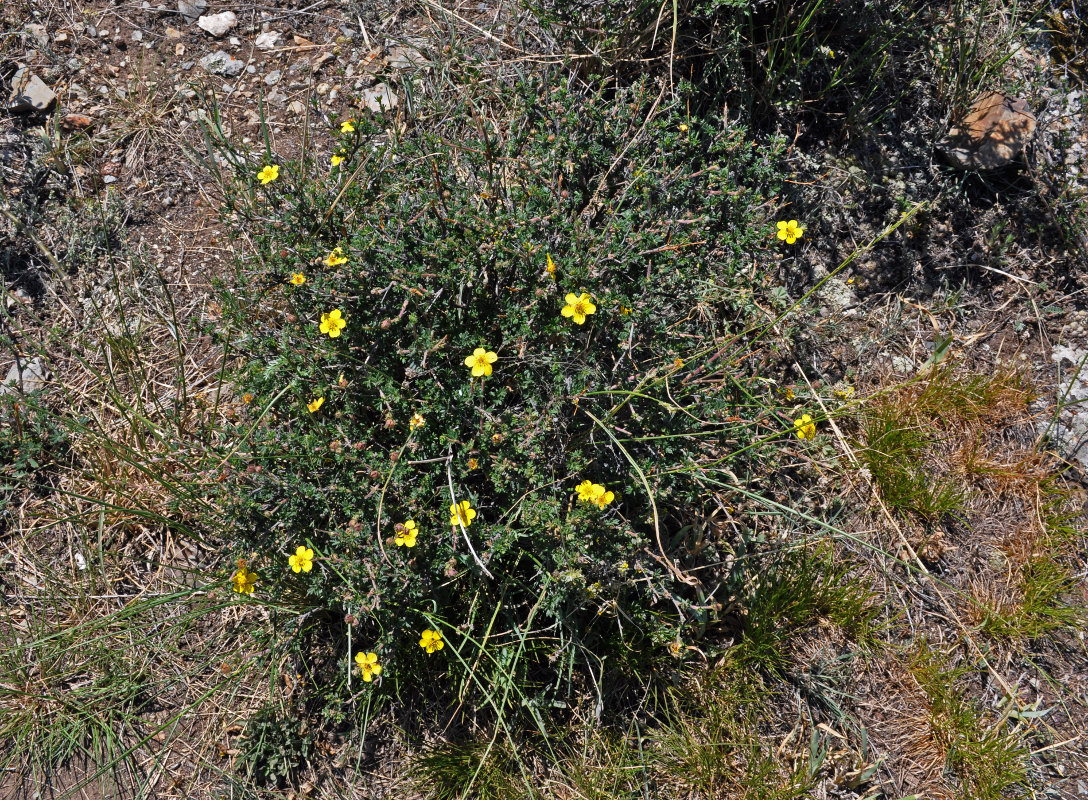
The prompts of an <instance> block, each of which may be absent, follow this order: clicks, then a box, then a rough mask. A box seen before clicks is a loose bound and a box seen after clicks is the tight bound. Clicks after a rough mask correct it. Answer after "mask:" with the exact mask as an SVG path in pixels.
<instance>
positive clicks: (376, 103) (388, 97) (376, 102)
mask: <svg viewBox="0 0 1088 800" xmlns="http://www.w3.org/2000/svg"><path fill="white" fill-rule="evenodd" d="M359 100H360V104H361V105H362V106H364V107H366V108H369V109H370V110H371V111H373V112H374V113H375V114H380V113H381V112H383V111H389V110H390V109H393V108H396V107H397V95H396V94H394V92H393V89H392V88H391V87H390V86H389V84H388V83H378V84H375V85H374V86H371V87H370V88H369V89H367V90H366V91H364V92H363V93H362V94H360V95H359Z"/></svg>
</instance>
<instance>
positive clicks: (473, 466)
mask: <svg viewBox="0 0 1088 800" xmlns="http://www.w3.org/2000/svg"><path fill="white" fill-rule="evenodd" d="M479 466H480V463H479V462H478V461H477V460H476V459H475V458H470V459H469V460H468V468H469V469H477V468H479Z"/></svg>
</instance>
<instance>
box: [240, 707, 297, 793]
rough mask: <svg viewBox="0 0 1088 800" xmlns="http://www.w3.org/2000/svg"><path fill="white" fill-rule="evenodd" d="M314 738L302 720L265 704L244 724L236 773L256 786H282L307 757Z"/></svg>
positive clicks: (293, 712)
mask: <svg viewBox="0 0 1088 800" xmlns="http://www.w3.org/2000/svg"><path fill="white" fill-rule="evenodd" d="M312 748H313V736H312V735H311V734H310V733H309V732H308V731H307V722H306V720H305V718H304V717H303V716H301V715H299V714H298V713H297V712H295V711H293V710H290V709H283V708H279V707H278V706H273V705H268V706H265V707H264V708H262V709H261V710H260V711H258V712H257V713H256V715H255V716H254V717H253V719H251V720H250V721H249V722H248V724H247V725H246V733H245V736H244V737H242V739H241V740H240V741H239V750H240V751H241V752H240V753H239V754H238V764H237V767H238V771H239V772H240V773H242V774H244V775H245V776H246V777H247V778H249V779H250V780H252V781H254V782H255V783H256V784H258V785H261V786H263V785H273V786H282V785H285V782H286V781H287V780H288V779H289V778H291V777H292V776H294V775H295V774H296V773H297V771H298V770H299V769H300V768H301V767H302V766H303V765H304V764H305V762H306V760H307V759H309V758H310V754H311V750H312Z"/></svg>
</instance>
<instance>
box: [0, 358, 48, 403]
mask: <svg viewBox="0 0 1088 800" xmlns="http://www.w3.org/2000/svg"><path fill="white" fill-rule="evenodd" d="M20 367H21V369H20ZM48 380H49V370H48V369H46V366H45V362H44V361H42V359H41V358H40V357H38V356H35V357H34V358H32V359H30V360H29V361H17V362H15V363H14V364H12V365H11V369H10V370H8V376H7V377H6V378H5V379H4V383H3V385H0V395H5V394H15V393H16V392H22V393H23V394H29V393H30V392H39V391H41V390H42V389H44V388H46V385H47V382H48Z"/></svg>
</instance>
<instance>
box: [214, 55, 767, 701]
mask: <svg viewBox="0 0 1088 800" xmlns="http://www.w3.org/2000/svg"><path fill="white" fill-rule="evenodd" d="M462 77H464V79H465V80H466V82H467V83H471V82H472V81H471V77H470V76H462ZM464 91H465V96H464V99H462V100H460V101H457V102H456V103H455V106H454V107H453V108H452V109H450V108H446V109H445V111H446V116H445V117H444V119H445V122H443V123H441V124H435V125H432V126H429V127H428V128H426V129H422V128H421V129H410V130H408V131H407V132H406V133H404V134H403V135H402V136H396V137H392V138H390V137H389V136H388V135H387V134H386V132H385V131H384V129H382V128H381V127H379V126H378V125H376V124H375V123H374V122H372V121H369V120H362V121H359V122H356V131H355V132H354V133H352V134H348V135H345V137H344V139H343V141H342V148H343V152H344V153H345V154H346V157H347V159H346V161H345V163H344V164H343V165H342V166H341V167H340V168H339V170H338V171H337V170H334V171H333V174H332V176H328V173H327V170H328V167H327V166H326V164H327V161H326V160H325V159H322V160H321V161H320V162H319V163H317V164H314V163H313V162H306V163H303V164H281V173H280V179H279V180H278V181H276V182H274V183H272V184H269V185H268V186H267V187H261V186H256V185H254V184H255V182H254V181H253V177H252V176H253V174H255V173H256V171H257V168H253V169H252V170H251V171H250V172H249V173H248V174H244V175H242V176H241V177H242V179H243V180H244V181H245V182H246V183H247V184H248V186H246V187H244V188H243V189H242V191H241V192H240V193H239V194H238V195H236V198H235V201H236V205H235V206H234V210H235V211H237V212H238V213H239V216H240V217H241V218H242V219H243V223H244V224H246V225H247V226H248V227H249V228H250V229H251V230H253V234H254V240H255V242H256V244H257V248H258V253H259V257H258V258H255V259H253V260H251V261H249V262H247V263H246V264H245V265H243V267H242V271H241V273H240V274H239V275H238V278H237V281H236V286H235V288H233V289H231V290H229V291H224V293H223V298H224V310H225V313H226V315H227V319H228V320H229V322H230V324H231V330H232V334H233V342H232V347H233V349H234V352H235V353H236V354H237V355H239V356H241V357H243V358H244V362H245V366H244V368H243V369H242V371H241V373H240V374H239V375H238V379H239V381H240V382H241V384H242V387H243V388H244V390H245V391H247V392H249V393H251V394H252V395H253V398H254V399H253V402H252V405H251V408H252V409H253V410H254V415H253V418H252V420H251V421H250V422H247V423H246V427H245V428H244V429H243V432H245V433H247V434H248V433H249V430H250V428H252V434H251V436H250V439H249V444H248V445H247V447H246V448H244V449H242V450H241V451H240V452H239V453H238V454H237V456H236V457H235V458H233V459H232V465H233V467H234V473H233V476H234V477H233V478H232V480H229V481H224V483H223V485H224V487H225V489H226V490H227V495H226V499H225V501H224V502H226V503H227V504H228V505H229V508H228V511H229V513H230V514H231V515H232V516H233V517H235V518H237V519H239V520H240V523H239V525H238V529H237V537H238V539H237V541H238V546H239V548H238V549H239V554H241V555H246V556H249V555H250V554H256V558H254V559H253V561H252V564H251V566H252V567H253V568H255V569H257V570H258V572H259V573H261V574H262V576H264V580H265V586H266V587H267V586H272V587H273V588H274V591H275V592H276V593H277V594H281V593H282V592H283V591H284V590H285V589H287V588H289V587H293V588H291V593H292V595H293V596H294V595H297V594H298V593H300V592H305V593H307V594H308V595H309V600H308V602H312V603H314V604H317V605H320V606H323V607H325V608H328V609H330V610H332V611H333V612H334V613H335V614H341V615H342V614H345V613H350V614H352V615H354V616H355V617H356V618H358V619H359V620H360V621H361V623H362V624H361V627H360V628H359V630H358V631H357V633H356V637H357V638H356V641H359V642H362V644H361V646H362V647H363V648H364V649H366V650H377V651H380V652H381V653H382V660H383V663H384V664H385V666H386V676H387V677H388V678H389V679H392V680H394V681H396V682H398V683H399V684H401V685H403V683H404V682H407V683H414V682H416V681H420V682H424V683H430V682H431V675H432V670H434V669H436V668H439V666H440V665H444V664H452V665H453V666H454V667H455V669H466V668H467V666H468V665H469V664H470V663H471V662H472V659H471V658H470V655H469V653H468V651H467V650H465V648H470V649H471V648H474V647H476V645H475V644H473V645H470V644H469V642H470V641H474V642H478V641H480V640H481V639H482V638H483V637H484V635H485V631H484V626H485V625H487V624H488V620H489V619H492V612H493V611H494V612H495V613H497V614H498V618H497V619H493V620H492V621H493V624H494V631H493V632H492V634H491V638H490V639H489V640H488V647H492V648H494V647H498V648H500V649H501V648H502V647H504V646H506V645H511V646H516V647H517V652H518V654H519V655H518V658H517V659H516V662H517V664H518V665H519V669H524V670H526V675H527V676H529V677H527V678H526V680H525V681H524V682H521V683H520V685H521V686H522V687H523V688H524V689H525V690H526V691H528V692H530V693H534V694H535V693H539V692H557V691H560V689H561V687H562V686H564V685H565V684H563V683H562V681H561V680H560V679H559V674H564V673H567V672H569V670H570V669H571V668H572V666H573V664H575V663H576V662H577V663H581V662H582V661H583V659H584V658H585V655H584V653H585V652H587V651H589V652H592V653H595V654H596V656H595V658H607V657H609V656H610V655H613V656H620V657H621V658H620V660H621V661H624V660H630V659H631V657H632V653H635V654H637V653H640V652H641V648H640V643H641V642H647V643H653V642H656V643H658V644H661V643H664V642H667V641H671V640H673V639H674V638H675V637H676V635H677V631H678V630H679V629H680V628H682V626H683V625H684V624H686V623H687V622H688V620H689V617H692V616H694V615H693V614H692V613H691V606H692V605H693V604H694V603H699V602H701V600H702V599H703V598H700V597H699V596H697V595H693V593H692V592H691V591H690V589H689V588H688V587H687V586H686V585H684V584H682V583H680V581H678V580H677V578H676V574H675V571H674V568H673V567H671V566H670V562H671V561H672V559H673V558H676V557H680V555H681V554H674V553H668V554H666V553H663V552H661V548H662V547H663V546H664V545H663V544H662V543H663V542H670V541H672V538H671V535H670V529H672V528H673V527H674V526H675V527H679V525H678V524H677V520H678V519H680V518H681V516H682V515H684V514H686V513H687V512H688V510H690V509H697V508H699V507H700V506H701V504H702V503H703V502H704V496H705V495H706V490H703V489H701V488H700V487H699V486H698V484H697V483H696V482H695V481H693V480H692V471H691V469H690V465H691V463H692V461H693V459H697V458H698V457H699V453H700V451H701V448H704V447H705V448H707V449H710V448H714V447H716V446H718V447H719V449H720V443H722V442H733V443H736V442H740V443H742V447H743V445H747V444H750V443H751V442H752V440H753V439H754V438H755V434H754V430H753V426H752V425H751V424H750V423H748V422H745V421H743V420H742V419H741V417H739V416H736V415H735V414H734V412H735V411H736V410H737V409H738V408H741V409H742V410H743V404H744V403H745V402H747V400H748V399H749V398H750V397H751V393H750V391H749V388H748V387H749V385H750V384H751V383H752V382H753V381H754V378H753V377H746V376H743V375H737V374H735V373H733V372H732V370H729V371H727V370H726V365H727V363H728V361H727V354H728V353H730V352H733V351H734V348H737V347H739V344H736V342H737V341H738V339H737V335H738V334H739V333H740V332H742V331H743V329H745V328H746V327H749V326H751V325H752V322H753V321H755V320H757V319H761V318H760V317H758V316H757V315H756V312H755V307H754V305H753V304H752V303H753V301H754V300H756V299H757V298H758V297H760V296H762V293H763V292H764V290H765V287H766V284H765V283H764V281H763V280H762V278H761V277H759V276H756V275H755V274H753V272H752V271H750V266H749V265H750V261H747V260H745V258H744V256H743V254H744V253H746V252H751V251H752V250H754V249H757V248H760V247H762V246H764V245H763V242H765V241H767V237H768V233H769V230H770V227H769V226H768V224H767V220H766V219H765V217H764V214H765V211H764V210H762V206H764V205H765V204H766V201H767V194H766V193H767V192H769V191H772V190H773V187H774V185H775V181H776V175H777V172H776V167H775V161H776V156H777V152H778V151H777V148H778V145H777V144H776V145H774V146H773V147H772V148H771V149H762V148H757V147H755V146H753V144H752V143H750V142H749V141H747V140H746V139H745V136H744V131H743V130H741V129H738V128H735V127H731V126H729V125H728V124H724V123H723V122H722V120H720V119H715V118H707V119H691V118H688V117H687V116H686V115H685V113H684V104H683V101H682V98H681V100H680V101H679V102H675V103H674V102H669V101H667V100H666V99H665V98H664V96H663V92H662V91H661V90H660V89H659V88H658V87H656V86H654V85H652V84H651V83H650V82H649V81H640V82H638V83H636V84H634V85H632V86H630V87H626V88H618V87H616V86H614V85H613V84H611V83H610V82H608V81H596V82H594V83H593V84H592V87H591V89H589V90H586V91H581V92H575V91H573V90H572V89H570V88H568V87H567V86H565V85H564V84H563V83H561V82H559V81H557V80H552V79H550V78H547V77H536V78H532V79H527V80H526V81H525V82H524V83H521V84H516V85H510V86H500V87H498V88H497V89H484V88H483V87H480V86H477V85H473V86H471V87H469V88H466V89H465V90H464ZM443 102H449V101H448V99H447V100H443ZM444 108H445V107H444ZM495 120H504V121H505V122H503V123H502V124H501V125H500V124H499V123H497V122H496V121H495ZM682 124H683V125H684V126H686V129H682V128H681V125H682ZM266 161H267V160H266ZM247 169H248V168H247ZM353 171H354V172H353ZM349 176H350V177H349ZM754 187H761V188H759V189H756V188H754ZM247 195H248V196H249V197H256V198H260V200H258V201H257V205H255V206H253V205H250V204H249V203H248V201H247ZM267 221H271V224H270V223H269V222H267ZM337 247H339V248H342V252H343V254H344V255H345V256H346V257H347V258H348V261H347V263H346V264H342V265H338V266H329V265H328V264H327V257H328V256H329V254H330V253H331V252H333V250H334V248H337ZM549 254H550V256H551V258H552V259H553V261H554V263H555V265H556V270H555V274H554V277H553V276H551V275H549V274H548V273H547V271H546V266H547V263H548V261H547V257H548V255H549ZM296 271H302V272H304V273H305V275H306V277H307V281H306V283H305V284H303V285H301V286H294V285H291V284H289V283H287V279H288V277H289V276H290V275H291V274H292V273H293V272H296ZM583 291H585V292H588V293H590V294H591V295H592V297H593V301H594V303H595V304H596V306H597V310H596V313H595V314H593V315H592V316H590V317H589V318H588V320H587V321H586V323H585V324H584V325H581V326H579V325H576V324H574V323H573V321H572V320H571V319H568V318H564V317H562V316H561V315H560V309H561V308H562V306H563V305H564V297H565V295H567V293H575V294H577V293H580V292H583ZM333 309H340V310H341V312H342V313H343V316H344V318H345V319H346V321H347V326H346V328H345V329H344V331H343V333H342V335H341V336H339V337H338V338H329V337H327V336H324V335H322V334H321V333H320V332H319V330H318V327H319V322H320V319H321V317H322V315H323V314H325V313H327V312H330V311H331V310H333ZM477 347H484V348H486V349H488V350H493V351H495V352H496V353H497V354H498V356H499V360H498V362H497V363H496V364H495V365H494V374H493V375H491V376H490V377H488V378H486V380H483V381H481V380H480V379H475V380H473V379H471V376H470V370H469V368H468V367H466V366H465V363H464V361H465V358H466V356H468V355H470V354H471V353H472V352H473V350H474V348H477ZM319 396H323V397H325V398H326V399H325V403H324V405H323V407H322V408H321V409H320V410H318V411H317V412H316V413H310V412H308V411H307V403H308V402H310V401H311V400H312V399H314V398H316V397H319ZM417 412H418V413H420V414H422V415H423V417H424V418H425V425H424V426H423V427H422V428H420V429H418V430H417V431H414V432H413V431H411V430H410V429H409V425H408V422H409V419H410V418H411V417H412V415H413V414H415V413H417ZM692 434H695V435H694V436H693V435H692ZM760 452H761V448H760V447H755V448H751V449H749V450H748V451H747V453H746V455H745V457H746V458H748V459H754V458H757V457H758V455H759V453H760ZM720 463H721V464H723V465H728V463H730V462H729V460H726V461H722V462H720ZM583 480H591V481H594V482H597V483H600V484H602V485H604V486H606V487H607V489H608V490H610V491H613V492H614V493H615V496H616V499H615V502H614V503H612V504H609V505H607V506H606V507H604V508H598V507H596V506H595V505H593V504H587V503H581V502H577V501H576V500H575V497H574V489H575V487H576V486H577V485H578V484H579V483H580V482H581V481H583ZM451 485H452V488H453V491H454V492H455V493H456V497H457V500H459V501H460V500H467V501H469V502H470V503H471V505H472V507H473V508H474V509H476V510H477V511H478V513H479V516H478V517H477V518H476V519H475V521H474V522H473V523H472V524H471V526H470V527H469V528H468V531H467V533H468V538H469V539H470V540H471V542H472V543H473V546H474V549H475V551H476V552H477V553H478V554H479V558H480V560H481V563H482V565H483V568H486V569H487V571H488V572H489V573H490V574H491V575H492V576H493V577H488V576H487V575H486V574H485V573H484V571H483V568H481V566H480V565H478V564H477V562H476V558H475V557H474V556H473V555H472V554H471V553H470V552H469V549H468V547H467V545H466V542H465V539H464V536H463V535H462V533H461V531H460V530H458V529H451V526H450V515H449V507H450V503H451V496H450V487H451ZM408 519H413V520H415V521H416V523H417V524H418V526H419V531H420V535H419V543H418V545H417V546H416V547H415V548H413V549H407V548H398V547H397V546H396V545H395V544H394V541H393V537H394V534H395V525H396V524H398V523H402V522H404V521H406V520H408ZM659 532H660V535H661V539H660V540H659V539H658V534H659ZM302 543H309V544H310V545H311V546H313V547H314V548H315V549H316V550H317V552H318V555H319V561H318V564H317V566H316V567H315V570H314V572H313V573H311V574H309V575H303V576H294V575H290V576H289V579H288V580H286V581H282V580H280V579H279V578H276V577H274V576H276V575H278V574H280V573H281V570H283V568H284V564H285V560H286V556H287V554H288V553H289V552H293V551H294V548H295V546H297V545H298V544H302ZM682 555H683V558H684V566H685V567H686V568H691V567H697V566H699V565H700V564H718V563H721V562H722V561H723V559H722V551H720V550H719V548H718V547H717V546H715V545H714V544H713V543H711V544H709V546H705V547H702V548H701V549H700V550H699V551H697V554H696V555H694V556H692V555H691V554H690V553H689V554H682ZM710 575H711V573H704V574H701V576H700V577H702V578H703V580H704V581H705V582H707V583H709V582H710ZM284 596H286V595H284ZM530 619H535V622H534V625H536V626H540V627H539V630H538V633H537V635H536V636H535V637H534V640H533V642H529V643H527V642H522V641H521V640H520V639H519V638H518V634H517V631H518V630H519V629H521V628H522V627H523V626H526V624H527V623H526V621H527V620H530ZM425 627H437V628H438V629H440V630H442V632H443V633H444V634H445V636H446V640H447V642H448V644H449V647H450V648H451V649H453V650H456V651H457V652H458V653H459V657H460V658H462V659H464V666H462V667H457V666H456V664H457V660H456V659H454V658H453V653H451V652H450V651H447V652H445V653H443V654H440V655H438V656H426V655H425V654H424V653H423V651H422V650H421V649H420V648H419V647H418V646H417V645H416V641H417V640H418V638H419V634H420V631H422V630H423V629H424V628H425ZM539 631H546V632H547V635H544V636H541V635H540V633H539ZM657 651H658V652H660V651H661V648H658V649H657ZM591 660H592V659H591ZM593 663H596V662H595V661H594V662H593ZM610 663H612V662H610ZM557 672H558V673H559V674H557ZM548 687H551V688H550V689H549V688H548ZM564 691H565V690H564Z"/></svg>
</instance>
